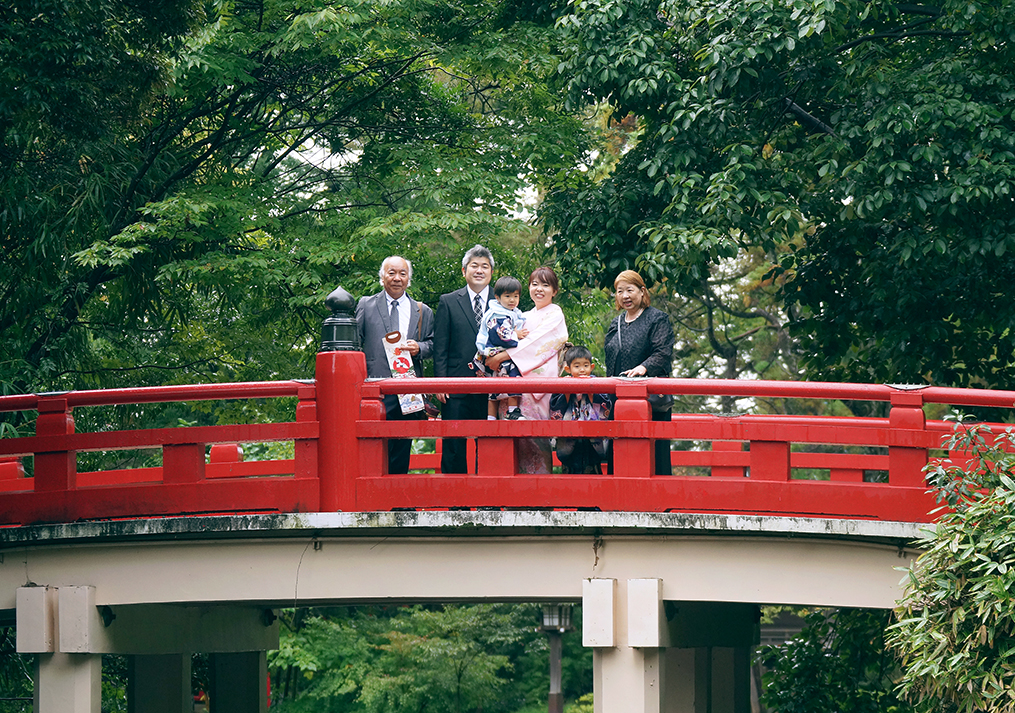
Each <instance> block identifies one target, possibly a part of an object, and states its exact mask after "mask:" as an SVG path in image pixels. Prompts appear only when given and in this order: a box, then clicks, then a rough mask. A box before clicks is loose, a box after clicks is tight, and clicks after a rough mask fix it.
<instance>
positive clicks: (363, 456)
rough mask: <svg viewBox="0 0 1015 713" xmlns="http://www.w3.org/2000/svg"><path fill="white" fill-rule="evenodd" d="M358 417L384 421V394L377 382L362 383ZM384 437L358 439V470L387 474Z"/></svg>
mask: <svg viewBox="0 0 1015 713" xmlns="http://www.w3.org/2000/svg"><path fill="white" fill-rule="evenodd" d="M359 417H360V418H361V419H362V420H364V421H386V420H387V418H388V412H387V409H386V408H385V407H384V395H383V394H381V387H380V385H379V384H376V383H370V382H367V383H366V384H363V392H362V394H361V396H360V404H359ZM387 444H388V442H387V440H386V439H384V438H361V439H359V472H360V473H368V474H370V475H374V474H380V475H387V474H388V448H387Z"/></svg>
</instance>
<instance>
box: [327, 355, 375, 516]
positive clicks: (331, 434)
mask: <svg viewBox="0 0 1015 713" xmlns="http://www.w3.org/2000/svg"><path fill="white" fill-rule="evenodd" d="M315 376H316V383H317V421H318V423H319V424H320V436H319V439H318V443H317V457H318V473H319V478H320V487H321V505H320V506H321V510H322V511H324V512H334V511H338V510H346V511H349V510H355V509H356V477H357V476H358V475H359V468H360V448H359V439H357V438H356V421H357V420H358V419H359V415H360V399H361V398H362V392H363V382H364V381H366V378H367V361H366V356H365V355H364V354H363V352H359V351H334V352H319V353H318V354H317V365H316V373H315Z"/></svg>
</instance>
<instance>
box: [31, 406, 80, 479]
mask: <svg viewBox="0 0 1015 713" xmlns="http://www.w3.org/2000/svg"><path fill="white" fill-rule="evenodd" d="M36 408H37V409H38V412H39V416H38V418H37V419H36V421H35V435H36V436H68V435H70V434H72V433H74V416H73V415H72V414H71V408H70V406H69V405H68V403H67V399H66V398H60V397H56V398H51V397H42V398H40V399H39V403H38V406H37V407H36ZM77 463H78V456H77V453H76V452H73V451H67V450H62V451H52V452H48V453H36V454H35V490H36V491H55V490H73V489H74V488H76V487H77V471H78V465H77Z"/></svg>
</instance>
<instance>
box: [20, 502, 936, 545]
mask: <svg viewBox="0 0 1015 713" xmlns="http://www.w3.org/2000/svg"><path fill="white" fill-rule="evenodd" d="M932 527H933V526H932V525H927V524H922V523H910V522H892V521H882V520H843V519H831V518H828V519H819V518H811V517H774V516H767V515H731V514H720V513H648V512H585V511H582V512H573V511H549V510H547V511H544V510H525V511H470V510H462V511H406V512H334V513H330V512H328V513H325V512H318V513H285V514H252V515H207V516H204V515H202V516H188V517H161V518H139V519H133V520H100V521H89V522H74V523H64V524H52V525H32V526H27V527H11V528H0V548H10V547H11V546H23V545H29V544H37V545H44V544H57V543H63V544H66V543H69V542H99V541H107V540H177V539H221V538H236V537H259V538H265V537H307V536H311V537H322V536H326V537H393V536H395V537H477V536H480V537H481V536H490V537H503V536H507V537H511V536H532V535H541V536H546V535H558V536H561V535H579V534H588V533H594V534H599V535H604V534H612V535H647V536H663V535H684V536H688V535H698V536H701V535H727V536H732V535H740V536H744V535H751V536H774V537H805V538H820V539H826V538H833V539H846V540H855V541H870V542H886V543H892V544H896V545H899V546H902V545H906V544H909V543H911V542H912V541H913V540H915V539H917V538H919V537H920V536H921V535H923V534H925V532H926V531H927V530H928V528H932Z"/></svg>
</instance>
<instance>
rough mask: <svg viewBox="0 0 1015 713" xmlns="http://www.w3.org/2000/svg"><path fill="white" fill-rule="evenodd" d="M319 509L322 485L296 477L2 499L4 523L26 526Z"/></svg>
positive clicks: (0, 518) (0, 515) (19, 495)
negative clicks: (108, 519)
mask: <svg viewBox="0 0 1015 713" xmlns="http://www.w3.org/2000/svg"><path fill="white" fill-rule="evenodd" d="M319 509H320V493H319V491H318V488H317V483H316V481H313V480H301V479H297V478H292V477H288V478H250V479H245V480H232V479H229V480H215V481H208V480H206V481H202V482H199V483H178V484H163V483H157V484H138V485H124V486H111V487H103V488H80V489H78V490H76V491H68V490H65V491H61V492H55V493H38V492H29V493H5V494H3V495H2V496H0V522H3V523H6V524H20V525H30V524H36V523H47V522H73V521H75V520H91V519H100V518H101V519H106V518H125V517H137V516H160V515H196V514H208V513H235V512H316V511H318V510H319Z"/></svg>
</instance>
